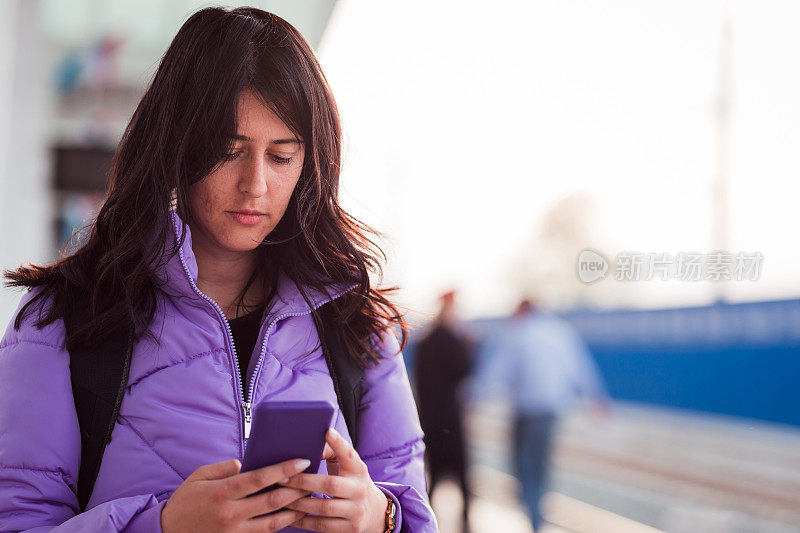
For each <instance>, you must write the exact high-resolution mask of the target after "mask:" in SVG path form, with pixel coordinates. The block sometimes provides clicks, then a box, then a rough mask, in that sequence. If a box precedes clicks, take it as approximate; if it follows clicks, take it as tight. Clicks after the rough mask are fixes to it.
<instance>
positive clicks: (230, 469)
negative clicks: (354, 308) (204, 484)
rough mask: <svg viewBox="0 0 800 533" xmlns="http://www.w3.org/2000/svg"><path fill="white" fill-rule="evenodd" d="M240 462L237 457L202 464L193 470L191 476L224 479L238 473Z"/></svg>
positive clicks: (240, 466)
mask: <svg viewBox="0 0 800 533" xmlns="http://www.w3.org/2000/svg"><path fill="white" fill-rule="evenodd" d="M241 468H242V463H241V462H239V459H229V460H227V461H222V462H219V463H212V464H209V465H203V466H201V467H200V468H198V469H197V470H195V471H194V473H193V474H192V477H194V478H195V479H207V480H211V479H225V478H226V477H230V476H234V475H236V474H238V473H239V470H240V469H241Z"/></svg>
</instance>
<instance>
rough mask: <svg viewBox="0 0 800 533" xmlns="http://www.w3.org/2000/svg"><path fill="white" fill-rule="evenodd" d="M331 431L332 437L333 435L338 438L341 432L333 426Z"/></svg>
mask: <svg viewBox="0 0 800 533" xmlns="http://www.w3.org/2000/svg"><path fill="white" fill-rule="evenodd" d="M330 432H331V437H333V438H334V439H338V438H339V432H338V431H336V429H334V428H331V429H330Z"/></svg>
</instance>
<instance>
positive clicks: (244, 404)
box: [176, 228, 358, 458]
mask: <svg viewBox="0 0 800 533" xmlns="http://www.w3.org/2000/svg"><path fill="white" fill-rule="evenodd" d="M176 229H177V228H176ZM178 253H179V256H180V259H181V265H182V266H183V271H184V272H185V273H186V277H187V279H188V280H189V284H190V285H191V286H192V289H194V291H195V292H196V293H197V294H199V295H200V296H202V297H203V298H204V299H205V300H208V301H209V302H211V304H213V306H214V308H215V309H216V310H217V312H218V313H219V315H220V316H221V317H222V321H223V322H224V323H225V329H226V330H227V332H228V343H229V344H230V347H231V351H230V352H228V355H230V354H231V353H233V364H234V367H235V368H236V377H237V379H236V383H237V384H238V389H237V391H236V392H237V400H238V401H239V405H240V407H241V408H242V417H241V418H240V420H241V421H242V435H243V439H244V440H247V439H248V438H250V426H251V425H252V422H253V417H252V411H251V409H252V406H253V404H252V403H251V402H250V399H251V398H252V397H253V396H252V393H253V389H254V388H255V385H254V384H255V382H256V377H257V376H258V371H259V370H260V369H261V361H262V360H263V358H264V353H265V352H266V350H267V339H268V338H269V335H270V333H271V331H272V328H273V326H275V324H277V323H278V321H279V320H283V319H284V318H287V317H290V316H302V315H307V314H310V313H311V310H310V309H309V310H308V311H304V312H302V313H285V314H283V315H280V316H278V317H276V318H274V319H273V320H272V322H270V324H269V327H268V328H267V331H266V333H265V334H264V338H263V340H262V341H261V354H260V355H259V357H258V361H256V367H255V368H254V369H253V375H252V376H251V377H250V381H249V387H248V390H247V399H246V400H245V398H244V386H243V385H242V373H241V370H240V369H239V357H238V356H237V355H236V345H235V344H234V342H233V332H232V331H231V325H230V323H229V322H228V319H227V317H226V316H225V313H224V312H223V311H222V308H221V307H220V306H219V305H218V304H217V302H215V301H214V300H213V299H212V298H210V297H208V296H206V295H205V294H203V292H202V291H201V290H200V289H198V288H197V284H195V282H194V280H193V279H192V276H191V275H190V274H189V268H188V267H187V266H186V257H185V256H184V255H183V248H179V249H178ZM357 285H358V284H354V285H351V286H350V287H348V288H347V289H345V290H344V291H342V292H340V293H339V294H337V295H336V296H333V297H331V298H328V299H327V300H324V301H322V302H320V303H319V304H318V305H316V306H315V307H314V309H317V308H318V307H320V306H321V305H324V304H326V303H328V302H330V301H332V300H335V299H336V298H338V297H339V296H341V295H343V294H344V293H346V292H348V291H350V290H351V289H353V287H355V286H357ZM242 444H243V443H242V442H240V443H239V446H240V449H241V455H242V458H243V457H244V448H243V446H242Z"/></svg>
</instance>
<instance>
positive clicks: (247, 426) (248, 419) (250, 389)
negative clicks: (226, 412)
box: [244, 283, 358, 439]
mask: <svg viewBox="0 0 800 533" xmlns="http://www.w3.org/2000/svg"><path fill="white" fill-rule="evenodd" d="M357 286H358V283H354V284H353V285H350V286H349V287H347V288H346V289H345V290H343V291H342V292H340V293H338V294H336V295H334V296H331V297H330V298H328V299H327V300H323V301H321V302H319V303H318V304H317V305H315V306H314V308H313V309H318V308H320V307H321V306H323V305H325V304H326V303H328V302H331V301H333V300H335V299H336V298H338V297H340V296H342V295H343V294H345V293H347V292H349V291H351V290H352V289H353V288H354V287H357ZM311 311H312V309H308V310H307V311H302V312H299V313H284V314H282V315H279V316H277V317H275V318H274V319H272V321H271V322H270V323H269V326H268V327H267V331H266V332H265V333H264V337H263V338H262V339H261V353H260V354H259V356H258V360H257V361H256V366H255V368H253V375H252V376H250V381H249V386H248V389H247V398H248V399H252V398H253V394H254V393H255V386H256V383H258V373H259V371H260V370H261V363H262V362H263V361H264V354H265V353H266V352H267V339H269V336H270V335H271V334H272V329H273V327H274V326H275V325H276V324H277V323H278V321H280V320H283V319H284V318H288V317H293V316H304V315H310V314H311ZM320 342H322V341H321V340H320ZM244 404H246V408H245V422H246V423H245V436H244V438H245V439H247V438H249V437H250V424H251V415H250V408H251V407H252V404H251V403H250V402H249V401H248V402H244Z"/></svg>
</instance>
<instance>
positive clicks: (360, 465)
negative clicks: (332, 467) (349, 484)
mask: <svg viewBox="0 0 800 533" xmlns="http://www.w3.org/2000/svg"><path fill="white" fill-rule="evenodd" d="M325 440H326V441H327V443H328V444H330V446H331V448H332V449H333V452H334V453H335V454H336V457H337V458H338V459H339V474H340V475H344V474H345V473H353V474H366V473H367V465H366V464H365V463H364V461H362V460H361V457H360V456H359V455H358V452H357V451H356V450H355V448H353V446H352V445H351V444H350V443H349V442H347V440H346V439H345V438H344V437H342V436H341V435H340V434H339V432H338V431H336V430H335V429H333V428H330V429H328V431H327V433H325Z"/></svg>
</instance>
